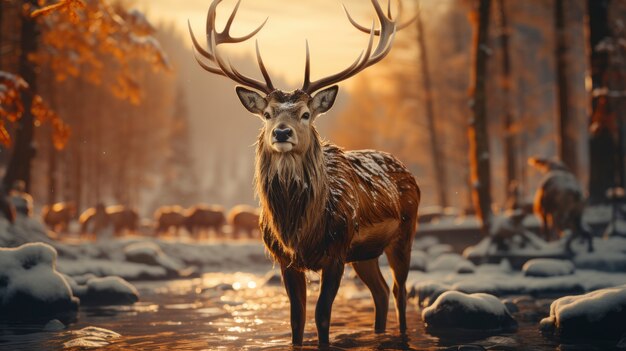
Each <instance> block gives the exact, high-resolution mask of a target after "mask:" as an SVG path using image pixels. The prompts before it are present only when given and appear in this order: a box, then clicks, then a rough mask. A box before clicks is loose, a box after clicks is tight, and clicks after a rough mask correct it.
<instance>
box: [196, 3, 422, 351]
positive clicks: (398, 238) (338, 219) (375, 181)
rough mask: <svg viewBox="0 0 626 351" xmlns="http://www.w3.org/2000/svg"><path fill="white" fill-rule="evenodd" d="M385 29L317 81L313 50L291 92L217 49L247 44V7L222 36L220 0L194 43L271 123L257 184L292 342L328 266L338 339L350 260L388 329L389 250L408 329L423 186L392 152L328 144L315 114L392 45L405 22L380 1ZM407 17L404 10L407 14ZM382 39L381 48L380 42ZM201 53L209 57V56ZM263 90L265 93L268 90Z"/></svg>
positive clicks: (327, 297) (326, 292)
mask: <svg viewBox="0 0 626 351" xmlns="http://www.w3.org/2000/svg"><path fill="white" fill-rule="evenodd" d="M371 1H372V5H373V6H374V9H375V11H376V15H377V18H378V21H379V23H380V28H379V29H375V27H374V24H372V27H371V28H369V29H368V28H366V27H363V26H361V25H359V24H358V23H356V22H355V21H354V20H353V19H352V17H350V15H349V13H348V12H347V10H346V14H347V15H348V19H349V20H350V22H351V23H352V24H353V25H354V26H355V27H356V28H357V29H358V30H360V31H362V32H365V33H368V34H369V35H370V37H369V43H368V46H367V48H366V49H365V50H364V51H363V52H362V53H361V55H360V56H359V57H358V58H357V60H356V61H355V62H354V63H353V64H352V65H350V66H349V67H347V68H346V69H344V70H343V71H341V72H338V73H336V74H333V75H330V76H328V77H325V78H321V79H319V80H315V81H311V80H310V71H311V70H310V56H309V48H308V44H307V47H306V49H307V50H306V54H307V55H306V66H305V74H304V84H303V86H302V89H298V90H295V91H292V92H284V91H281V90H278V89H276V88H274V86H273V84H272V82H271V79H270V77H269V74H268V72H267V69H266V68H265V66H264V64H263V61H262V59H261V54H260V51H259V47H258V44H257V61H258V63H259V68H260V70H261V73H262V75H263V78H264V80H265V82H261V81H258V80H256V79H254V78H251V77H248V76H245V75H243V74H241V73H240V72H239V71H237V70H236V69H235V68H234V67H233V66H232V64H230V63H226V61H225V60H224V59H222V58H221V57H220V54H219V52H218V50H217V48H218V46H219V45H220V44H225V43H238V42H241V41H244V40H247V39H249V38H251V37H252V36H253V35H255V34H256V33H257V32H258V31H259V30H260V29H261V27H263V25H264V24H265V23H264V24H263V25H261V26H260V27H259V28H257V29H256V30H254V31H253V32H252V33H250V34H248V35H246V36H243V37H240V38H234V37H232V36H231V35H230V28H231V25H232V23H233V20H234V17H235V13H236V12H237V9H238V8H239V3H237V5H236V6H235V8H234V10H233V13H232V14H231V16H230V18H229V19H228V21H227V22H226V25H225V28H224V30H223V31H222V32H217V31H216V30H215V19H216V8H217V6H218V4H219V3H220V2H221V0H214V1H213V3H212V4H211V6H210V8H209V14H208V16H207V26H206V27H207V49H205V48H203V47H202V46H201V45H200V44H199V43H198V41H197V40H196V38H195V36H194V35H193V33H191V39H192V41H193V44H194V48H195V50H196V53H197V55H196V59H197V61H198V63H199V64H200V66H201V67H202V68H204V69H205V70H207V71H209V72H211V73H214V74H219V75H222V76H226V77H228V78H230V79H232V80H234V81H236V82H238V83H239V84H241V85H243V86H245V87H249V88H252V89H253V90H249V89H246V88H244V87H243V86H239V87H237V89H236V92H237V96H238V97H239V99H240V101H241V103H242V105H243V106H244V107H245V108H246V109H247V110H248V111H249V112H251V113H252V114H254V115H256V116H258V117H259V118H260V119H261V120H262V121H263V128H262V129H261V133H260V135H259V139H258V142H257V148H256V168H255V183H256V191H257V194H258V196H259V199H260V202H261V217H260V231H261V235H262V237H263V241H264V243H265V245H266V247H267V249H268V251H269V252H270V253H271V255H272V257H273V259H274V260H275V261H276V262H277V263H278V264H279V265H280V268H281V272H282V276H283V282H284V285H285V290H286V291H287V295H288V296H289V301H290V307H291V330H292V343H293V344H294V345H301V344H302V341H303V334H304V325H305V318H306V279H305V275H304V273H305V271H307V270H313V271H321V286H320V295H319V298H318V300H317V305H316V308H315V323H316V326H317V333H318V341H319V344H321V345H326V344H328V343H329V327H330V315H331V309H332V304H333V301H334V299H335V296H336V294H337V290H338V289H339V285H340V283H341V277H342V274H343V271H344V266H345V264H347V263H350V264H352V266H353V268H354V270H355V271H356V273H357V275H358V276H359V277H360V278H361V280H363V282H364V283H365V285H367V287H368V288H369V290H370V292H371V293H372V297H373V300H374V304H375V306H376V317H375V322H374V328H375V331H376V332H384V331H385V327H386V321H387V312H388V306H389V287H388V286H387V283H386V282H385V279H384V278H383V276H382V274H381V272H380V268H379V266H378V257H379V256H380V255H381V254H382V253H383V252H384V253H385V254H386V255H387V258H388V261H389V266H390V268H391V270H392V273H393V294H394V297H395V303H396V312H397V317H398V325H399V328H400V331H401V332H403V333H404V332H405V331H406V328H407V326H406V299H407V293H406V279H407V274H408V271H409V265H410V254H411V245H412V242H413V236H414V234H415V229H416V223H417V209H418V206H419V201H420V190H419V187H418V186H417V183H416V181H415V179H414V178H413V176H412V175H411V173H410V172H409V171H408V170H407V169H406V168H405V167H404V166H403V165H402V163H400V161H398V160H397V159H395V158H394V157H393V156H391V155H390V154H387V153H384V152H379V151H373V150H362V151H350V152H344V151H343V150H342V149H341V148H339V147H337V146H335V145H332V144H330V143H327V142H325V141H322V139H321V138H320V136H319V134H318V133H317V130H316V129H315V126H314V122H315V120H316V119H317V118H318V117H319V116H321V115H323V114H324V113H326V112H327V111H328V110H330V109H331V107H332V106H333V104H334V101H335V98H336V96H337V92H338V87H337V85H334V84H335V83H338V82H340V81H342V80H345V79H348V78H350V77H352V76H354V75H355V74H357V73H359V72H361V71H362V70H364V69H366V68H367V67H369V66H371V65H374V64H376V63H377V62H380V61H381V60H382V59H383V58H384V57H385V56H386V55H387V54H388V53H389V51H390V50H391V46H392V45H391V44H392V42H393V38H394V37H395V34H396V31H397V30H398V29H401V28H403V27H406V26H407V25H408V24H409V23H410V22H411V21H409V22H408V23H405V24H402V25H398V24H397V23H396V21H394V20H392V18H391V9H390V8H389V7H388V9H387V14H385V12H384V11H383V9H382V8H381V7H380V4H379V3H378V1H377V0H371ZM398 17H399V15H398ZM376 36H379V37H380V40H379V41H378V43H377V45H376V47H375V48H374V46H373V43H374V38H375V37H376ZM200 56H201V57H200ZM258 92H263V93H265V95H261V94H259V93H258Z"/></svg>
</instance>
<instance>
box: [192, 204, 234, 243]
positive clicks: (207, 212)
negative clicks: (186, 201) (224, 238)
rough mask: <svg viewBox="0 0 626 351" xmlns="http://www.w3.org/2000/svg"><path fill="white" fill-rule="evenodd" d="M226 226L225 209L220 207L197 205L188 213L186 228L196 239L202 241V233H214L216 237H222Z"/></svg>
mask: <svg viewBox="0 0 626 351" xmlns="http://www.w3.org/2000/svg"><path fill="white" fill-rule="evenodd" d="M224 224H226V216H225V215H224V208H223V207H222V206H219V205H196V206H194V207H192V208H190V209H189V210H188V211H187V218H186V219H185V228H186V229H187V231H188V232H189V234H191V236H192V237H194V238H195V239H200V238H201V236H202V233H206V234H208V233H209V232H210V231H213V232H214V233H215V235H216V236H219V235H221V234H222V233H223V232H224V231H223V229H224Z"/></svg>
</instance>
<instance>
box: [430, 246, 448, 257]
mask: <svg viewBox="0 0 626 351" xmlns="http://www.w3.org/2000/svg"><path fill="white" fill-rule="evenodd" d="M452 252H454V248H453V247H452V245H448V244H436V245H433V246H431V247H429V248H428V249H427V250H426V253H428V255H429V256H430V257H432V258H436V257H439V256H441V255H443V254H447V253H452Z"/></svg>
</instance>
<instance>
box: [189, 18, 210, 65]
mask: <svg viewBox="0 0 626 351" xmlns="http://www.w3.org/2000/svg"><path fill="white" fill-rule="evenodd" d="M187 27H188V28H189V34H190V35H191V42H192V43H193V49H195V51H194V54H195V53H196V52H198V53H200V54H201V55H202V56H204V57H205V58H207V59H209V60H212V59H213V55H212V54H211V53H209V52H208V51H206V50H204V48H203V47H202V45H200V43H199V42H198V39H196V36H195V35H194V34H193V30H192V29H191V22H190V21H189V20H187ZM196 60H197V57H196Z"/></svg>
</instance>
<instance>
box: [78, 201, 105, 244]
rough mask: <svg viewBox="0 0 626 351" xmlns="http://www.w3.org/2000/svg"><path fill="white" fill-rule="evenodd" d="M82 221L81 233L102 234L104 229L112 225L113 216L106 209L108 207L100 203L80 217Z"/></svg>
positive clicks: (94, 235)
mask: <svg viewBox="0 0 626 351" xmlns="http://www.w3.org/2000/svg"><path fill="white" fill-rule="evenodd" d="M78 222H79V223H80V233H81V235H83V236H85V237H93V238H94V239H95V238H96V237H98V236H100V235H101V234H102V233H103V231H104V230H106V229H107V228H109V227H110V226H112V223H111V216H109V214H108V213H107V211H106V207H104V205H103V204H101V203H99V204H97V205H96V207H92V208H88V209H86V210H85V211H83V213H81V214H80V217H78Z"/></svg>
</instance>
